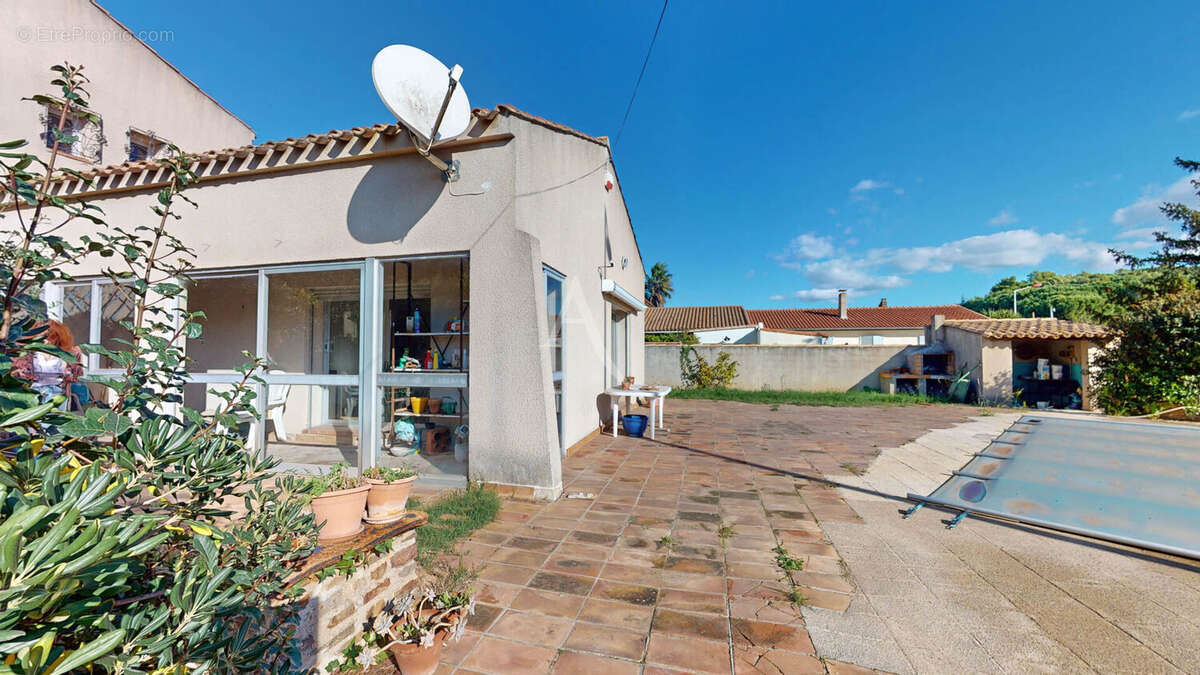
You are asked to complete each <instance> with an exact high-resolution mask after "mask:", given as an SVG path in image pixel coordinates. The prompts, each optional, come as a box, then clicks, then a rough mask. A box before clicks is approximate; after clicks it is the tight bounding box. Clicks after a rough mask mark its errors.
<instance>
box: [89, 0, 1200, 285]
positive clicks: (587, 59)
mask: <svg viewBox="0 0 1200 675" xmlns="http://www.w3.org/2000/svg"><path fill="white" fill-rule="evenodd" d="M104 4H105V6H106V7H107V8H108V9H109V10H110V11H112V12H113V13H114V15H116V16H117V17H118V18H119V19H121V20H122V21H124V22H125V23H126V24H127V25H129V26H130V27H131V28H133V29H134V30H170V31H172V32H173V39H172V40H170V41H167V42H162V43H158V44H155V47H156V48H157V49H159V51H160V52H161V53H162V54H163V55H164V56H165V57H166V58H168V59H169V60H171V61H172V62H173V63H175V64H176V65H177V66H178V67H179V68H180V69H181V70H183V72H184V73H186V74H187V75H188V76H190V77H191V78H193V79H194V80H195V81H196V82H198V83H199V84H200V85H201V86H202V87H203V88H205V89H206V90H207V91H208V92H210V93H211V94H212V95H213V96H215V97H216V98H217V99H218V100H220V101H221V102H222V103H223V104H225V105H226V106H227V107H228V108H230V109H231V110H232V111H234V112H235V113H236V114H238V115H239V116H241V117H242V118H243V119H245V120H246V121H247V122H249V123H250V124H251V126H253V127H254V128H255V129H256V130H257V132H258V134H259V140H272V139H276V138H282V137H286V136H296V135H301V134H305V133H309V132H314V131H323V130H328V129H331V128H341V127H348V126H353V125H358V124H368V123H374V122H380V121H389V115H388V113H387V111H386V110H385V109H384V107H383V106H382V104H380V103H379V102H378V100H377V98H376V96H375V93H374V90H373V88H372V85H371V78H370V71H369V68H370V62H371V58H372V56H373V55H374V53H375V52H376V51H377V50H378V49H380V48H382V47H384V46H386V45H388V44H391V43H407V44H414V45H417V46H420V47H422V48H424V49H426V50H428V51H430V52H432V53H433V54H434V55H436V56H438V57H439V58H440V59H442V60H443V61H445V62H447V63H452V62H458V63H461V64H462V65H463V67H464V69H465V74H464V77H463V84H464V86H465V87H466V89H467V92H468V94H469V95H470V98H471V102H472V104H473V105H476V106H491V105H493V104H495V103H511V104H513V105H516V106H517V107H520V108H523V109H525V110H528V111H530V112H533V113H535V114H538V115H541V116H544V117H548V118H550V119H553V120H556V121H559V122H562V123H564V124H568V125H570V126H574V127H576V128H579V129H581V130H583V131H586V132H589V133H593V134H596V135H615V134H616V131H617V128H618V126H619V125H620V122H621V117H622V115H623V113H624V111H625V106H626V104H627V102H628V99H629V95H630V92H631V89H632V87H633V82H634V79H635V78H636V76H637V73H638V69H639V68H640V67H641V64H642V59H643V57H644V55H645V50H646V46H647V44H648V41H649V38H650V35H651V32H652V31H653V28H654V23H655V21H656V19H657V17H658V12H659V9H660V7H661V5H659V4H657V2H621V1H618V0H610V1H606V2H584V3H537V4H528V5H527V4H524V3H519V2H505V3H497V2H461V1H460V2H457V3H454V4H453V5H451V4H450V3H434V2H420V3H417V2H388V3H384V2H343V3H338V4H336V6H331V5H328V4H326V3H315V2H305V1H303V0H300V1H297V2H268V1H260V2H252V3H247V2H224V1H221V2H218V1H212V2H200V3H164V2H158V1H155V2H148V1H142V0H107V2H104ZM1197 25H1200V3H1195V2H1194V1H1192V2H1175V3H1168V2H1155V3H1132V2H1093V3H1088V4H1087V5H1086V6H1084V5H1082V4H1078V3H1048V2H1022V3H1018V2H1012V3H981V2H980V3H975V2H964V3H938V4H935V3H927V2H857V3H811V4H809V3H799V2H795V3H793V2H786V3H785V2H778V3H761V4H755V3H737V4H735V3H717V2H694V1H692V2H683V1H682V0H675V1H674V2H673V3H672V4H671V6H670V7H669V9H668V10H667V15H666V19H665V21H664V23H663V27H662V32H661V34H660V35H659V39H658V44H657V46H656V47H655V50H654V55H653V57H652V59H651V61H650V65H649V68H648V70H647V72H646V76H645V79H644V80H643V82H642V87H641V90H640V92H639V94H638V98H637V102H636V104H635V106H634V109H633V113H632V115H631V117H630V119H629V122H628V125H627V127H626V129H625V132H624V135H623V137H622V138H621V139H620V143H619V144H618V145H617V146H616V148H615V150H614V154H615V156H616V160H617V168H618V172H619V174H620V178H621V183H622V187H623V189H624V191H625V196H626V199H627V201H628V203H629V209H630V213H631V215H632V217H633V221H634V226H635V228H636V229H637V233H638V239H639V241H640V244H641V248H642V254H643V256H644V258H645V260H646V265H647V267H649V265H650V264H651V263H653V262H655V261H660V260H661V261H663V262H665V263H667V265H668V266H669V268H670V269H671V270H672V271H673V272H674V274H675V288H676V294H675V297H674V298H673V299H672V302H671V304H676V305H680V304H742V305H745V306H747V307H756V308H757V307H786V306H810V305H823V304H828V297H829V295H830V294H831V293H832V292H833V289H836V288H838V287H849V288H851V289H853V291H854V293H855V294H856V296H858V297H857V298H856V299H855V301H854V302H857V303H862V304H874V303H876V302H878V300H879V298H880V297H882V296H886V297H887V298H888V301H889V303H890V304H893V305H897V304H935V303H943V302H957V301H958V300H960V298H962V297H964V296H965V297H971V296H973V295H977V294H980V293H982V292H985V291H986V290H987V288H988V287H989V286H990V285H991V283H992V282H993V281H994V280H996V279H998V278H1000V277H1002V276H1006V275H1011V274H1016V275H1024V274H1026V273H1028V272H1029V271H1031V270H1033V269H1051V270H1055V271H1058V272H1064V273H1066V272H1077V271H1080V270H1108V269H1111V268H1112V265H1111V261H1110V260H1109V259H1108V256H1107V255H1106V254H1105V253H1104V251H1105V249H1107V248H1108V247H1109V246H1112V245H1116V246H1119V247H1123V248H1131V249H1137V248H1139V247H1145V246H1148V245H1149V243H1148V242H1149V240H1150V236H1149V234H1148V232H1149V231H1150V230H1151V229H1153V228H1154V226H1155V225H1161V219H1160V217H1159V216H1158V214H1157V209H1156V205H1157V203H1158V202H1160V201H1162V199H1163V198H1164V196H1165V197H1171V198H1176V199H1183V198H1187V197H1188V195H1189V192H1188V190H1187V187H1188V186H1187V184H1186V183H1185V182H1184V180H1183V174H1182V172H1180V171H1179V170H1178V169H1176V168H1175V167H1174V166H1173V165H1172V164H1171V160H1172V158H1174V157H1175V156H1176V155H1183V156H1185V157H1191V158H1200V87H1198V86H1197V83H1198V82H1197V77H1198V75H1197V74H1198V73H1200V51H1198V50H1195V49H1193V48H1191V45H1193V43H1194V39H1195V27H1196V26H1197Z"/></svg>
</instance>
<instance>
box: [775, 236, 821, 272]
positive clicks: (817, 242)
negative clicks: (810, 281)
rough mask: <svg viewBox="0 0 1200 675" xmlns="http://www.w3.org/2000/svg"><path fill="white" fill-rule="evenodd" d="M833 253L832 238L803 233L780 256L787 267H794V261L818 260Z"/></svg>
mask: <svg viewBox="0 0 1200 675" xmlns="http://www.w3.org/2000/svg"><path fill="white" fill-rule="evenodd" d="M833 253H834V246H833V238H832V237H828V236H821V235H819V234H813V233H812V232H805V233H804V234H801V235H800V236H798V237H796V238H795V239H793V240H792V242H791V243H790V244H789V245H788V249H787V251H786V252H785V253H784V254H783V255H782V256H780V259H781V261H782V262H783V263H784V265H785V266H787V267H796V263H795V261H796V260H820V259H821V258H828V257H830V256H832V255H833Z"/></svg>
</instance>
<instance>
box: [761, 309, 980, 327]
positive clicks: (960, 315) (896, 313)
mask: <svg viewBox="0 0 1200 675" xmlns="http://www.w3.org/2000/svg"><path fill="white" fill-rule="evenodd" d="M935 314H942V315H944V316H945V317H946V318H947V319H984V318H987V317H985V316H984V315H982V314H980V313H978V312H975V311H972V310H969V309H967V308H966V307H963V306H962V305H924V306H914V307H900V306H892V307H848V308H846V318H845V319H842V318H840V317H839V316H838V308H837V307H820V308H798V309H748V310H746V316H747V317H748V318H749V319H750V323H755V324H757V323H761V324H762V325H763V327H764V328H771V329H783V330H837V329H839V328H842V329H854V330H863V329H872V328H923V327H925V326H927V325H929V321H930V319H932V318H933V315H935Z"/></svg>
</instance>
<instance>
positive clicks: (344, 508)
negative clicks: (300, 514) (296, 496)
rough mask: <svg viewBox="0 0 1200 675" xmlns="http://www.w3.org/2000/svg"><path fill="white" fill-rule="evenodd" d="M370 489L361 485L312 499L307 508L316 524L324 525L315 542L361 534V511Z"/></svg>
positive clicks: (365, 503) (368, 486)
mask: <svg viewBox="0 0 1200 675" xmlns="http://www.w3.org/2000/svg"><path fill="white" fill-rule="evenodd" d="M370 489H371V486H370V485H362V486H360V487H355V488H350V489H348V490H335V491H333V492H326V493H325V494H323V495H321V496H319V497H313V500H312V504H310V505H309V508H311V509H312V512H313V515H314V516H316V518H317V522H318V523H321V522H324V523H325V524H324V525H322V526H321V532H320V534H318V535H317V541H319V542H326V541H332V540H334V539H344V538H346V537H351V536H354V535H356V534H358V533H359V532H362V530H363V525H362V518H363V509H364V508H365V507H366V505H367V492H368V491H369V490H370Z"/></svg>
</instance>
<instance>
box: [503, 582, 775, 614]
mask: <svg viewBox="0 0 1200 675" xmlns="http://www.w3.org/2000/svg"><path fill="white" fill-rule="evenodd" d="M583 601H584V598H583V596H580V595H571V594H569V593H552V592H549V591H539V590H536V589H532V588H526V589H524V590H522V591H521V592H520V593H518V594H517V595H516V597H514V598H513V600H512V601H511V602H510V603H509V607H510V608H512V609H519V610H521V611H525V612H537V613H539V614H547V615H549V616H557V617H562V618H566V619H574V618H575V616H576V615H578V614H579V610H580V608H581V607H583ZM747 618H753V617H747Z"/></svg>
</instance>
